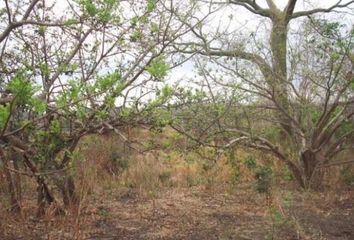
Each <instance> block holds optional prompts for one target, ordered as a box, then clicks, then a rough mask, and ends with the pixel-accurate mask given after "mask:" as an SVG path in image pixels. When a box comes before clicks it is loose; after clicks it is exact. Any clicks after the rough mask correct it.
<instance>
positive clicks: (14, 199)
mask: <svg viewBox="0 0 354 240" xmlns="http://www.w3.org/2000/svg"><path fill="white" fill-rule="evenodd" d="M0 159H1V160H2V162H3V164H4V173H5V177H6V181H7V185H8V191H9V194H10V206H11V208H10V209H11V211H13V212H20V211H21V204H20V202H19V200H18V196H17V192H18V191H17V190H16V184H15V182H14V179H13V177H12V174H11V172H10V170H9V163H8V159H7V156H6V155H5V153H4V151H3V150H2V149H0Z"/></svg>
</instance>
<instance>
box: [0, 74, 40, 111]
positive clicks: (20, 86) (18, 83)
mask: <svg viewBox="0 0 354 240" xmlns="http://www.w3.org/2000/svg"><path fill="white" fill-rule="evenodd" d="M7 88H8V90H10V92H11V93H13V94H14V95H15V97H16V102H17V103H18V104H26V103H28V100H29V99H31V98H32V95H33V94H34V93H35V91H36V87H34V86H33V85H32V84H31V82H30V81H29V76H28V75H27V74H25V72H24V71H19V72H17V73H16V75H15V76H14V77H13V78H12V80H11V81H10V82H9V84H8V85H7Z"/></svg>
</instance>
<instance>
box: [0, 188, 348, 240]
mask: <svg viewBox="0 0 354 240" xmlns="http://www.w3.org/2000/svg"><path fill="white" fill-rule="evenodd" d="M353 196H354V191H353V190H350V189H348V190H345V191H341V192H340V193H336V192H331V193H326V194H321V193H298V192H281V191H279V192H277V193H276V194H273V196H272V197H271V199H272V200H269V199H270V198H267V197H266V196H265V195H262V194H257V193H255V192H252V191H251V190H250V189H249V188H244V189H242V188H239V189H233V190H232V191H229V190H225V189H223V188H222V187H220V188H216V189H208V190H206V189H204V188H182V189H171V188H169V189H166V190H161V191H159V192H158V193H155V194H154V193H151V194H150V196H145V197H141V194H139V190H137V189H123V190H119V191H110V192H109V193H106V194H93V195H92V196H90V197H89V198H88V199H89V201H88V202H86V204H85V207H84V208H83V209H81V217H80V218H73V217H71V218H70V217H58V216H56V217H52V218H48V219H47V220H42V221H37V220H36V218H34V217H30V216H27V218H26V221H24V222H22V223H19V222H14V221H13V220H12V221H7V222H5V224H3V225H5V226H3V227H5V228H4V229H6V231H5V232H3V236H2V237H0V239H3V240H12V239H24V240H25V239H26V240H27V239H28V240H30V239H53V240H54V239H87V240H101V239H102V240H121V239H122V240H123V239H124V240H140V239H141V240H143V239H151V240H152V239H154V240H157V239H161V240H162V239H165V240H177V239H181V240H182V239H190V240H203V239H210V240H214V239H215V240H216V239H218V240H223V239H225V240H226V239H235V240H246V239H252V240H258V239H259V240H263V239H284V240H286V239H328V240H351V239H354V197H353ZM60 218H62V219H61V220H60ZM3 220H4V219H3ZM68 223H69V224H68ZM20 229H22V230H20ZM23 229H27V230H26V231H24V230H23Z"/></svg>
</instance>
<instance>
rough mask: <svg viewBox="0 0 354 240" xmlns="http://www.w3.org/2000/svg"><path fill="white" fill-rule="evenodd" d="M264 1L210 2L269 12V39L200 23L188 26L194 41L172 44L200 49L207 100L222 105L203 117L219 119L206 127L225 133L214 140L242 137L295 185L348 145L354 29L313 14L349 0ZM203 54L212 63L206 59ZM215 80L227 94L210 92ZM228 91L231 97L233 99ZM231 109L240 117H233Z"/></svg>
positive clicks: (235, 140) (309, 178) (228, 144)
mask: <svg viewBox="0 0 354 240" xmlns="http://www.w3.org/2000/svg"><path fill="white" fill-rule="evenodd" d="M266 3H267V7H261V5H259V4H258V3H257V1H249V0H231V1H229V2H228V3H220V2H218V3H216V4H226V5H227V6H231V7H232V6H236V7H241V8H244V9H246V10H248V11H249V12H251V13H252V14H255V15H257V16H261V17H262V18H265V19H266V20H268V21H269V22H270V30H269V31H266V33H267V34H268V36H269V39H268V42H264V41H261V38H262V37H260V38H257V33H251V34H249V36H250V37H249V38H245V39H243V40H239V42H237V41H235V40H234V39H232V37H234V35H235V32H232V33H229V34H228V32H227V31H225V32H220V33H214V35H212V34H211V33H210V31H207V30H205V29H204V28H203V26H199V27H198V28H193V29H192V32H193V33H194V37H195V38H194V39H195V40H194V41H190V42H180V43H179V44H177V45H176V48H177V49H179V50H180V51H181V52H183V53H185V54H191V53H193V54H195V53H197V54H199V55H201V56H203V57H200V59H204V61H203V60H198V64H199V66H200V67H199V68H198V69H199V70H198V71H199V73H200V75H201V76H202V77H203V79H204V83H205V81H209V82H210V83H208V84H206V86H208V88H206V87H205V86H204V87H203V88H204V89H205V90H206V92H208V93H209V94H208V96H209V102H211V103H213V104H214V105H215V104H216V103H217V104H218V105H224V106H225V107H224V110H223V111H222V112H221V113H219V114H217V118H215V117H214V118H211V120H210V124H208V125H207V127H208V128H211V126H216V124H219V126H218V127H217V128H218V130H217V131H216V130H215V131H213V134H216V133H217V132H219V134H222V135H223V136H224V137H226V138H227V139H228V140H227V141H226V143H225V144H223V146H220V145H219V147H231V146H234V145H236V144H243V145H246V146H248V147H251V148H255V149H258V150H261V151H266V152H270V153H272V154H273V155H274V156H275V157H276V158H277V159H279V160H280V161H282V162H284V163H285V164H286V165H287V167H288V168H289V169H290V170H291V172H292V174H293V175H294V177H295V179H296V180H297V182H298V183H299V185H300V186H301V187H303V188H309V187H311V184H312V183H313V182H314V179H315V178H316V176H319V172H320V171H319V169H320V168H321V167H322V166H324V165H326V164H328V163H329V162H330V161H331V160H333V159H335V156H336V155H337V154H338V153H340V152H342V151H343V150H344V149H345V148H348V147H353V146H351V145H350V139H351V138H352V136H353V134H354V127H353V126H352V125H353V122H352V116H353V115H354V111H353V108H352V107H351V106H352V104H353V100H354V99H353V97H354V96H353V88H352V86H353V81H354V79H353V70H354V61H353V60H354V58H353V56H354V55H353V50H352V49H353V37H354V35H353V33H354V30H353V28H352V27H350V26H349V27H347V29H345V28H344V27H343V26H341V24H340V23H339V22H331V21H328V20H325V19H320V18H318V19H317V18H316V17H312V15H314V14H317V16H318V15H319V14H320V13H321V14H324V13H328V12H332V11H335V10H337V9H344V8H346V7H349V6H351V5H352V4H353V3H354V1H347V2H345V3H344V2H343V1H339V2H337V3H336V4H334V5H332V6H330V7H328V8H315V9H311V10H303V11H295V8H296V4H297V3H298V1H296V0H289V1H288V2H287V4H286V6H285V8H283V9H280V8H279V7H278V6H277V5H276V4H275V2H274V1H273V0H267V1H266ZM321 16H322V15H321ZM301 17H307V18H308V19H309V20H305V21H303V22H302V23H300V22H299V20H298V23H297V24H298V25H297V26H299V27H298V28H299V29H304V30H303V31H302V32H299V33H297V34H296V33H295V31H294V30H293V29H291V28H290V27H291V25H290V23H291V22H292V21H293V20H295V19H299V18H301ZM230 24H231V23H230ZM299 24H301V25H299ZM348 28H349V29H348ZM289 31H291V36H290V34H289ZM206 32H209V34H207V33H206ZM258 33H262V31H258ZM215 36H217V37H215ZM267 46H269V48H268V47H267ZM206 59H208V60H206ZM210 60H211V61H212V62H213V63H214V64H212V65H211V64H210V63H207V61H210ZM198 64H197V65H198ZM216 65H218V66H219V68H218V69H217V70H215V68H216V67H215V66H216ZM220 69H221V70H222V73H220V72H219V73H218V72H217V71H220ZM211 82H213V84H214V85H213V86H211V87H210V84H211ZM220 88H223V89H229V91H228V92H229V95H230V96H231V98H229V99H231V100H228V101H224V100H223V101H220V100H216V99H215V97H214V96H215V95H217V93H216V91H215V89H220ZM235 94H236V95H235ZM235 96H237V98H238V99H239V100H238V104H233V103H234V102H235V101H233V98H234V97H235ZM225 103H226V104H225ZM230 104H231V105H230ZM232 104H233V105H232ZM235 114H236V116H235ZM225 115H228V117H227V116H225ZM235 117H238V119H240V120H239V121H238V122H237V123H235V124H233V123H234V121H233V120H234V118H235ZM220 120H222V121H220ZM220 122H221V123H222V124H221V125H220ZM220 126H221V127H220ZM270 131H271V132H270ZM202 132H204V133H207V132H209V133H210V131H206V130H205V129H204V130H203V131H202ZM318 184H319V182H317V183H316V184H315V185H318Z"/></svg>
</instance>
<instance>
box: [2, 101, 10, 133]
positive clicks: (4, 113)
mask: <svg viewBox="0 0 354 240" xmlns="http://www.w3.org/2000/svg"><path fill="white" fill-rule="evenodd" d="M9 114H10V109H9V106H8V105H6V106H3V105H0V128H3V127H4V125H5V123H6V121H7V118H8V117H9Z"/></svg>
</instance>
